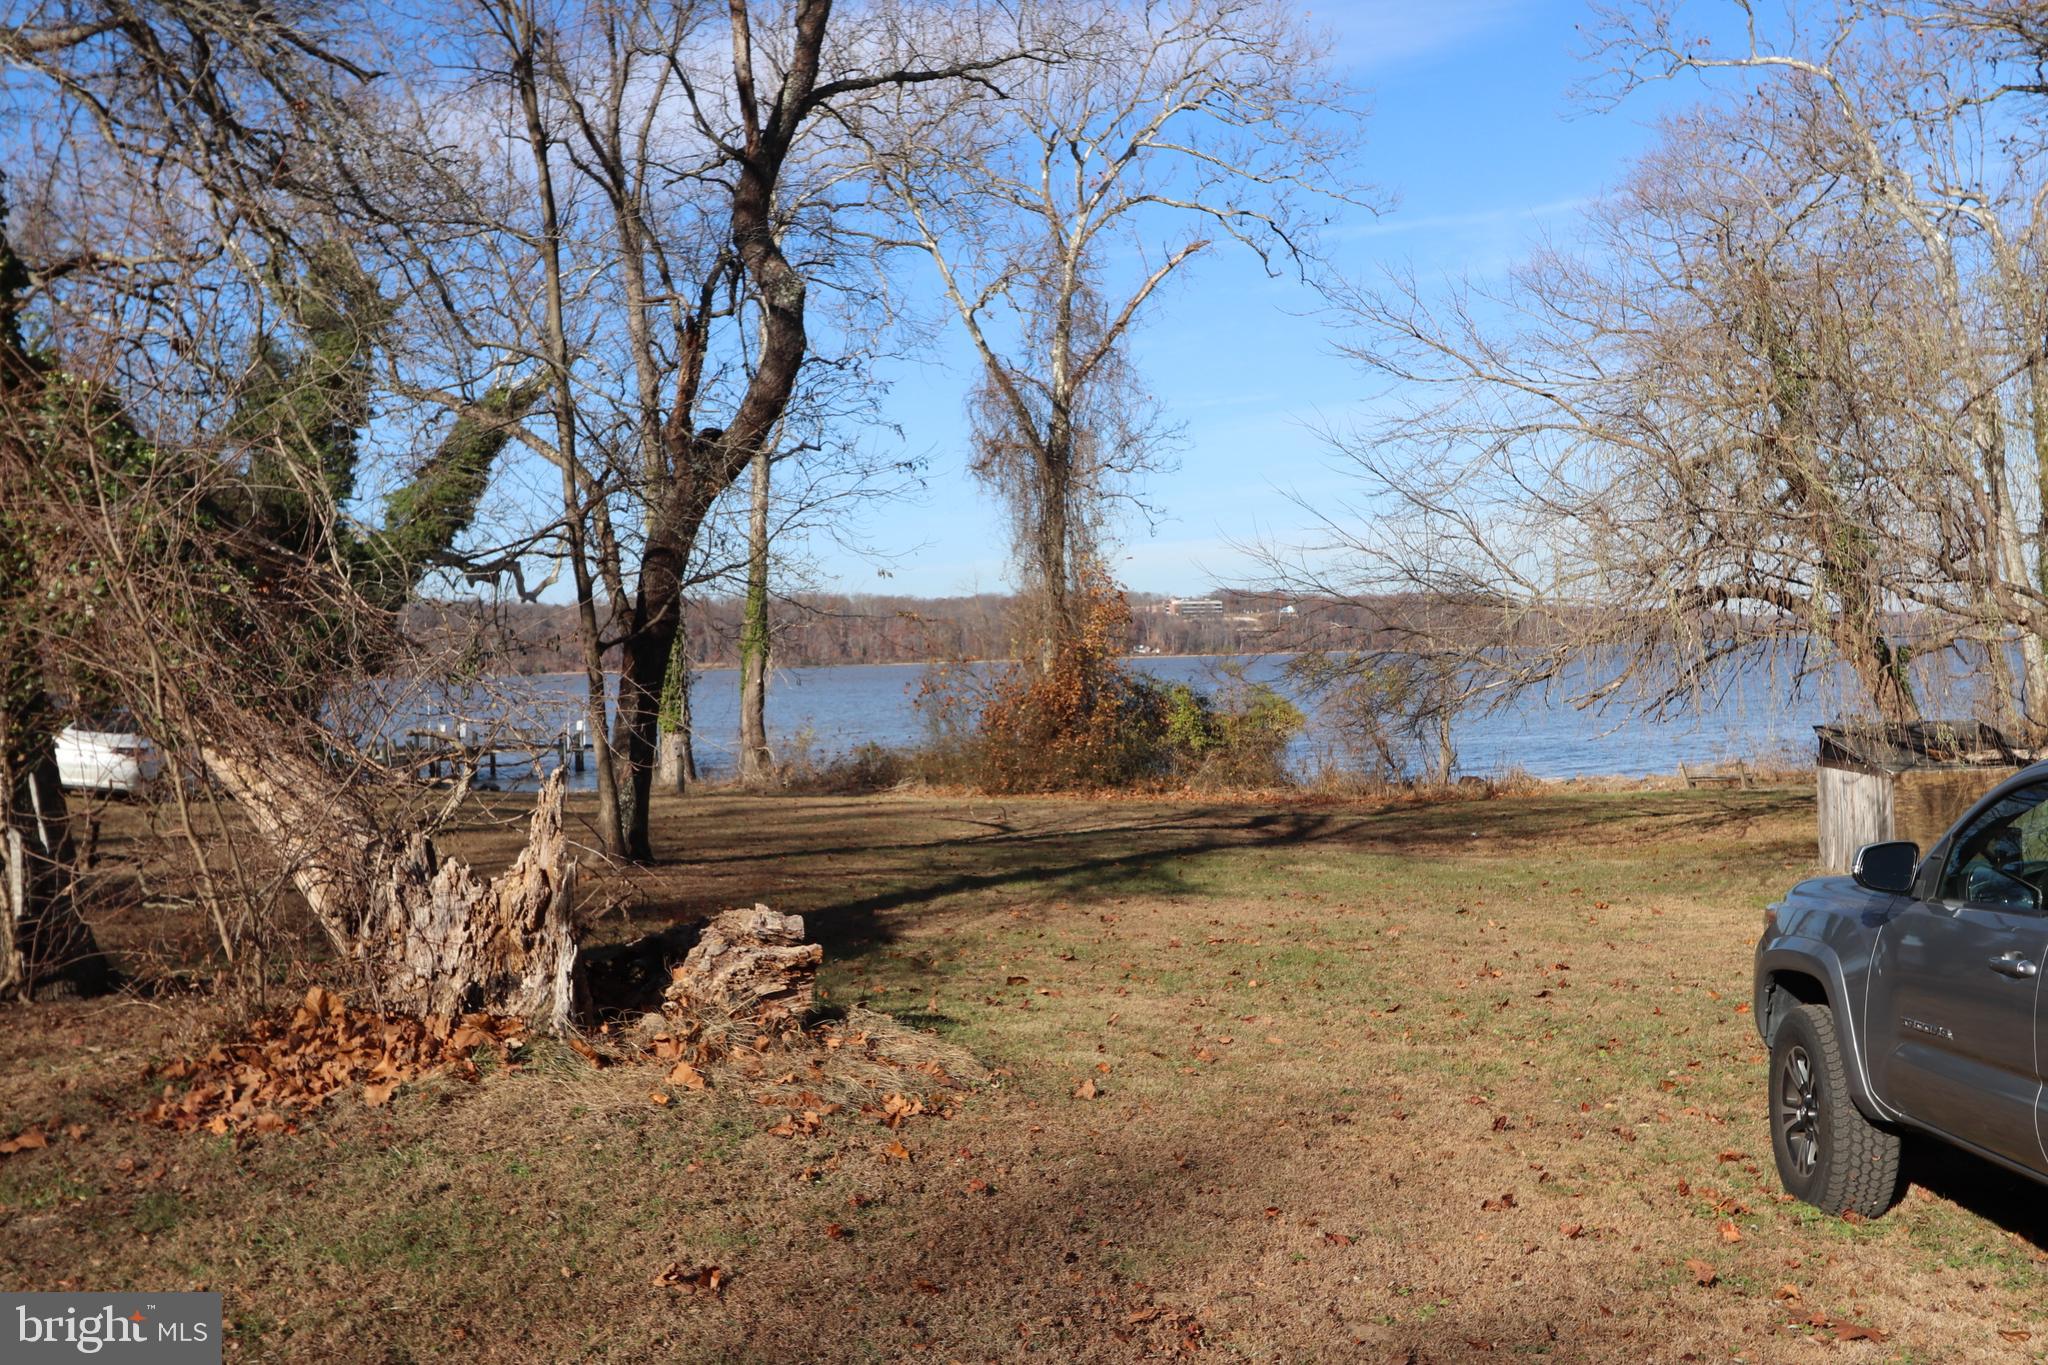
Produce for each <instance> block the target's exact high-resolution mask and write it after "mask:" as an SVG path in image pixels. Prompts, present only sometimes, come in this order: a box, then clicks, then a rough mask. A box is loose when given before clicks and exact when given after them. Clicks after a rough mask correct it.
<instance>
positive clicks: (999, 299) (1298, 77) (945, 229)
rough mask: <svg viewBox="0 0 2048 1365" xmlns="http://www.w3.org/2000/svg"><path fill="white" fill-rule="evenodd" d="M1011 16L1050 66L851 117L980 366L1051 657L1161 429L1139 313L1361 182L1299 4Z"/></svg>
mask: <svg viewBox="0 0 2048 1365" xmlns="http://www.w3.org/2000/svg"><path fill="white" fill-rule="evenodd" d="M1018 23H1019V27H1020V31H1021V32H1022V33H1023V34H1024V35H1025V37H1024V40H1023V45H1025V46H1030V47H1033V48H1037V49H1040V50H1045V51H1056V52H1058V53H1060V54H1062V57H1061V60H1060V61H1058V62H1057V63H1051V64H1047V65H1045V66H1043V67H1041V68H1038V69H1035V70H1032V71H1030V72H1028V73H1019V75H1018V76H1017V77H1015V78H1013V79H1009V80H1007V81H1006V83H1005V87H1004V93H1005V94H1006V96H1007V98H1006V99H1004V100H1002V101H999V102H986V101H976V100H972V99H971V98H969V97H968V92H964V91H961V90H957V89H955V90H947V91H941V92H938V93H937V94H936V95H934V94H932V93H930V92H926V91H906V92H904V93H903V94H902V95H901V96H900V97H899V98H898V99H896V100H894V101H891V102H888V103H878V104H876V105H874V106H872V107H869V108H864V109H862V110H860V111H856V112H855V113H854V114H852V115H849V116H848V117H847V118H846V120H845V121H846V122H847V123H848V124H849V125H850V126H851V127H852V128H853V129H854V130H855V132H856V134H857V135H858V136H859V137H860V138H861V139H862V141H863V142H864V143H865V145H866V147H867V149H868V157H869V165H870V173H871V174H872V176H873V177H874V179H875V181H876V183H877V185H878V187H879V195H878V202H879V208H880V211H881V213H882V214H883V215H884V217H885V218H886V219H887V221H888V223H889V227H888V228H887V229H885V232H884V236H885V238H886V239H887V240H889V241H892V242H895V243H898V244H903V245H908V246H910V247H912V248H914V249H916V250H918V251H920V252H922V253H924V254H925V255H926V256H928V257H929V258H930V260H931V262H932V264H933V266H934V267H935V269H936V271H937V273H938V278H939V281H940V284H941V286H942V287H943V289H944V292H945V295H946V297H947V299H948V300H949V301H950V304H951V307H952V309H953V311H954V312H955V313H956V314H957V316H958V318H959V320H960V322H961V324H962V326H963V327H964V328H965V329H966V331H967V334H968V337H969V338H970V340H971V341H972V343H973V345H974V348H975V352H976V354H977V355H978V357H979V358H980V361H981V365H982V370H983V374H982V381H981V383H980V385H978V386H977V389H976V391H975V396H974V399H973V401H972V403H971V406H970V411H971V414H972V417H973V426H974V469H975V472H976V473H977V475H979V476H980V477H981V478H982V479H983V480H984V481H985V482H986V483H988V484H989V485H990V486H991V487H992V488H994V489H995V490H996V492H997V493H998V495H999V496H1000V497H1002V498H1003V499H1004V500H1005V501H1006V502H1007V503H1008V504H1009V506H1010V509H1011V513H1012V526H1013V532H1014V535H1015V538H1016V551H1017V558H1018V561H1019V568H1020V571H1021V573H1022V576H1023V578H1024V582H1025V586H1026V589H1027V591H1028V592H1029V593H1030V594H1031V595H1032V596H1033V597H1034V598H1035V599H1036V601H1037V602H1038V603H1039V604H1040V608H1041V619H1040V620H1038V621H1035V622H1032V623H1030V628H1031V629H1032V630H1033V631H1034V633H1036V634H1038V637H1039V639H1038V642H1037V645H1038V649H1039V651H1040V652H1041V654H1044V653H1045V652H1046V651H1047V650H1048V649H1049V648H1050V646H1051V643H1052V642H1054V641H1057V640H1061V639H1066V638H1070V637H1071V635H1072V633H1073V631H1074V630H1075V628H1076V626H1077V624H1078V623H1077V620H1076V613H1077V611H1078V610H1079V607H1078V605H1077V603H1076V600H1075V588H1076V585H1077V584H1078V583H1079V582H1080V581H1081V579H1082V578H1083V577H1085V576H1086V575H1088V574H1090V573H1092V572H1095V571H1096V570H1097V568H1098V567H1099V566H1098V564H1097V562H1096V561H1097V557H1098V553H1099V549H1100V541H1101V538H1102V535H1103V533H1104V517H1105V504H1106V502H1107V501H1108V500H1109V499H1111V498H1112V497H1114V496H1115V495H1117V494H1118V493H1120V492H1123V491H1126V490H1128V489H1129V488H1130V487H1131V486H1132V485H1133V483H1134V482H1135V480H1136V479H1137V477H1138V476H1139V475H1141V474H1142V473H1143V472H1144V471H1145V470H1146V469H1148V468H1149V467H1151V466H1152V464H1153V463H1154V461H1155V460H1156V458H1157V453H1158V449H1159V445H1160V442H1161V438H1162V436H1163V435H1164V433H1163V432H1162V431H1161V429H1160V427H1159V425H1158V423H1157V421H1156V419H1155V418H1154V416H1153V414H1152V412H1151V409H1150V406H1149V404H1148V402H1147V401H1146V399H1145V396H1144V393H1143V390H1142V388H1140V387H1139V385H1138V383H1137V380H1136V377H1135V375H1134V374H1133V373H1132V372H1131V370H1130V368H1129V366H1128V361H1127V352H1126V346H1127V342H1128V339H1129V336H1130V333H1131V329H1132V328H1133V327H1134V326H1135V325H1136V323H1137V321H1138V319H1139V318H1140V316H1141V314H1143V313H1144V312H1145V311H1146V309H1147V306H1148V305H1149V304H1150V303H1151V302H1152V301H1153V300H1154V299H1155V298H1156V297H1157V296H1158V295H1159V292H1160V290H1161V289H1162V288H1163V287H1164V286H1166V285H1167V283H1168V282H1169V281H1170V280H1172V279H1175V278H1177V277H1178V276H1179V275H1180V274H1181V273H1182V272H1183V270H1184V268H1185V267H1186V266H1187V265H1188V264H1189V263H1190V262H1192V261H1193V260H1194V259H1195V258H1197V257H1198V256H1200V255H1202V254H1203V253H1204V252H1206V251H1208V250H1209V249H1210V248H1211V247H1212V246H1213V245H1214V244H1215V243H1217V242H1218V241H1234V242H1236V243H1238V244H1240V245H1242V246H1245V247H1247V248H1249V249H1250V250H1252V251H1253V252H1255V253H1256V254H1257V255H1258V257H1259V258H1260V259H1261V260H1262V261H1263V262H1265V263H1266V265H1267V266H1268V268H1269V269H1273V270H1278V269H1280V268H1281V267H1283V266H1287V267H1295V268H1300V267H1303V266H1305V265H1307V264H1308V263H1309V262H1310V260H1311V258H1312V250H1313V244H1314V243H1313V237H1314V232H1313V229H1314V227H1315V221H1314V210H1315V209H1316V208H1317V207H1319V206H1333V205H1334V204H1335V203H1336V202H1337V201H1340V200H1344V199H1351V198H1356V197H1357V196H1359V195H1360V194H1361V193H1362V191H1360V190H1359V189H1358V187H1357V185H1356V184H1355V177H1354V173H1353V171H1352V168H1351V159H1350V158H1351V152H1352V149H1353V146H1354V143H1355V133H1356V121H1357V117H1358V104H1357V101H1356V98H1355V96H1354V95H1353V94H1352V92H1350V91H1349V90H1348V89H1346V88H1345V87H1344V86H1343V85H1342V84H1341V83H1340V82H1339V81H1338V80H1336V78H1335V77H1334V76H1333V75H1332V74H1331V72H1330V68H1329V67H1328V65H1327V64H1326V63H1325V61H1324V58H1323V53H1322V50H1321V47H1320V45H1319V38H1318V35H1317V34H1315V33H1314V32H1313V31H1311V30H1310V29H1309V28H1308V27H1307V26H1306V25H1305V23H1304V22H1303V20H1302V18H1301V17H1300V16H1299V15H1298V14H1297V13H1296V12H1295V11H1294V10H1293V9H1292V8H1291V7H1289V6H1286V5H1282V4H1276V3H1272V0H1147V2H1146V3H1141V4H1136V5H1131V6H1116V7H1110V8H1106V9H1105V8H1102V7H1097V6H1089V5H1063V4H1058V3H1053V4H1034V5H1030V6H1026V7H1025V8H1023V9H1021V10H1020V11H1019V19H1018ZM1126 254H1128V255H1134V256H1135V257H1136V258H1137V259H1138V260H1139V261H1140V263H1141V264H1140V265H1139V266H1138V268H1137V269H1136V270H1135V271H1133V272H1129V273H1128V277H1127V275H1126V272H1125V271H1123V270H1121V269H1118V268H1113V267H1112V264H1111V262H1112V260H1114V259H1116V258H1118V257H1121V256H1124V255H1126Z"/></svg>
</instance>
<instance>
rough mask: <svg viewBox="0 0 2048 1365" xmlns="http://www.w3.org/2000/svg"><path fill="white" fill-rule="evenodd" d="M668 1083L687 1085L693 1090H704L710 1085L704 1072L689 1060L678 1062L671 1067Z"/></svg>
mask: <svg viewBox="0 0 2048 1365" xmlns="http://www.w3.org/2000/svg"><path fill="white" fill-rule="evenodd" d="M668 1083H669V1084H670V1085H681V1086H687V1087H688V1088H690V1089H691V1090H702V1089H704V1088H706V1087H707V1086H709V1085H710V1082H709V1081H707V1080H705V1079H704V1073H703V1072H701V1071H699V1070H698V1069H697V1068H696V1067H694V1066H691V1065H690V1064H689V1063H688V1062H677V1063H676V1064H675V1065H674V1066H673V1067H671V1068H670V1069H669V1073H668Z"/></svg>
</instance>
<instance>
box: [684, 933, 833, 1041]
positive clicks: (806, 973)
mask: <svg viewBox="0 0 2048 1365" xmlns="http://www.w3.org/2000/svg"><path fill="white" fill-rule="evenodd" d="M824 960H825V950H824V948H823V947H821V946H819V945H818V944H815V943H806V942H804V922H803V917H802V916H800V915H779V914H777V913H776V912H775V911H773V910H770V909H769V908H768V907H767V906H765V905H756V906H755V907H754V908H753V909H751V910H727V911H725V912H724V913H723V914H721V915H719V916H718V918H717V919H714V920H713V921H711V923H709V924H707V925H705V926H704V934H703V937H701V938H699V939H698V940H697V946H696V947H694V948H692V949H690V953H689V956H688V957H686V958H684V959H683V965H682V966H681V967H679V968H677V969H676V974H675V980H674V981H672V982H671V983H670V984H669V988H668V991H667V993H666V994H665V996H664V999H663V1011H664V1012H665V1013H679V1014H685V1015H690V1016H694V1017H696V1018H699V1019H745V1020H748V1021H750V1022H752V1023H755V1024H761V1025H769V1026H773V1025H778V1024H780V1025H785V1026H788V1025H801V1024H802V1023H803V1018H804V1015H805V1014H806V1013H808V1012H809V1011H810V1008H811V1003H812V999H813V997H814V995H815V993H816V989H817V979H818V965H819V964H820V963H822V962H823V961H824Z"/></svg>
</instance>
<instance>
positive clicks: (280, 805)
mask: <svg viewBox="0 0 2048 1365" xmlns="http://www.w3.org/2000/svg"><path fill="white" fill-rule="evenodd" d="M202 757H203V758H204V761H205V763H206V767H207V770H208V771H209V772H210V773H211V774H212V775H213V776H214V778H215V779H216V780H218V781H219V782H220V783H221V785H222V786H223V787H225V788H226V789H227V790H228V792H229V793H230V794H231V795H232V796H233V797H234V798H235V800H236V801H237V803H238V804H239V805H240V806H241V808H242V810H243V812H244V813H245V814H246V815H247V816H248V818H249V821H250V823H251V824H253V825H254V826H255V827H256V828H257V830H258V831H259V832H261V833H262V834H263V835H264V836H265V837H266V839H267V840H268V841H269V843H270V846H271V848H272V849H273V850H274V851H275V852H276V853H277V855H278V856H279V858H280V859H281V860H282V861H283V863H284V865H285V867H286V868H287V869H289V871H290V873H291V877H292V881H293V884H294V885H295V886H296V887H297V889H298V891H299V894H300V895H301V896H303V897H304V898H305V901H306V905H307V907H308V908H309V909H310V910H311V911H312V912H313V916H314V918H315V919H316V920H318V921H319V923H320V926H321V928H322V929H324V930H325V931H326V932H327V935H328V937H329V938H330V939H331V940H332V941H333V943H334V945H335V948H336V949H337V950H338V951H339V952H340V953H341V955H342V957H343V958H344V960H346V961H347V962H349V963H350V964H352V965H353V966H354V967H355V968H356V970H357V971H358V972H359V973H360V974H361V976H362V978H363V981H364V983H365V985H366V986H367V987H368V989H369V990H370V992H371V994H372V995H373V997H374V998H375V999H376V1001H377V1004H378V1007H379V1008H381V1009H384V1010H389V1011H392V1012H394V1013H400V1014H412V1015H419V1016H422V1017H425V1018H443V1019H445V1018H453V1017H455V1016H456V1015H459V1014H464V1013H468V1012H470V1011H473V1010H481V1011H484V1012H487V1013H491V1014H504V1015H512V1016H516V1017H518V1018H522V1019H526V1020H529V1021H531V1022H532V1023H533V1024H534V1025H535V1026H536V1027H540V1028H545V1029H549V1030H551V1031H560V1030H562V1029H564V1028H566V1027H568V1025H569V1024H570V1022H571V1020H572V1018H573V1017H574V1015H575V1011H576V991H575V977H576V953H577V941H578V937H579V926H578V925H577V923H576V918H575V907H574V904H573V898H574V892H575V886H576V864H575V863H574V862H573V861H572V860H571V859H570V857H569V853H568V842H567V839H566V837H565V836H564V833H563V829H562V789H563V777H562V774H561V773H559V772H557V773H555V774H553V775H551V776H550V777H549V778H548V780H547V782H546V783H545V784H544V785H543V786H542V788H541V792H540V796H539V797H538V798H537V799H536V800H535V802H534V808H533V818H532V821H531V823H530V824H529V826H528V830H527V841H526V847H525V848H524V849H523V850H522V851H521V852H520V855H519V857H518V859H517V861H515V862H514V863H513V865H512V866H511V867H510V868H509V869H507V870H506V871H505V872H503V873H500V874H499V875H498V876H497V877H494V878H492V879H491V880H490V881H488V882H486V881H484V880H483V879H482V878H481V877H479V876H478V875H477V874H476V873H475V871H473V870H472V869H471V868H470V867H469V866H468V865H467V864H465V863H461V862H457V861H454V860H452V859H450V860H445V861H444V860H443V859H442V857H441V854H440V851H439V850H438V849H437V848H436V847H435V845H434V841H433V839H432V838H431V837H429V836H428V835H427V834H425V833H424V832H421V831H419V830H387V829H385V828H384V827H383V825H382V822H381V821H380V820H379V819H378V817H377V813H376V810H375V808H374V806H373V805H372V802H371V800H370V798H368V797H367V796H366V795H365V794H364V793H362V792H360V791H357V790H352V789H348V788H344V787H342V786H341V785H340V784H338V783H337V782H336V781H335V780H334V778H333V776H332V775H331V774H330V772H329V770H328V768H327V767H326V765H325V764H323V763H321V762H320V761H319V760H318V759H316V758H312V757H309V756H307V755H304V754H301V753H298V752H295V751H294V750H292V749H291V748H290V747H289V746H284V745H280V746H276V747H272V748H267V749H262V750H257V749H255V748H254V746H249V747H247V748H246V749H237V750H234V751H229V750H226V749H222V748H207V749H205V750H203V751H202Z"/></svg>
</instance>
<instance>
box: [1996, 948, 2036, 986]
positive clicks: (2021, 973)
mask: <svg viewBox="0 0 2048 1365" xmlns="http://www.w3.org/2000/svg"><path fill="white" fill-rule="evenodd" d="M1991 970H1992V971H1994V972H1997V973H1998V974H1999V975H2000V976H2010V977H2017V978H2018V979H2019V980H2021V981H2025V980H2027V979H2029V978H2031V977H2034V976H2037V975H2039V974H2040V971H2041V969H2040V968H2039V967H2038V966H2036V965H2035V964H2033V963H2032V962H2029V961H2027V959H2026V958H2024V957H2021V956H2020V955H2019V953H2018V952H2017V951H2014V952H2010V953H2000V954H1999V955H1998V956H1997V957H1994V958H1992V959H1991Z"/></svg>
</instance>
